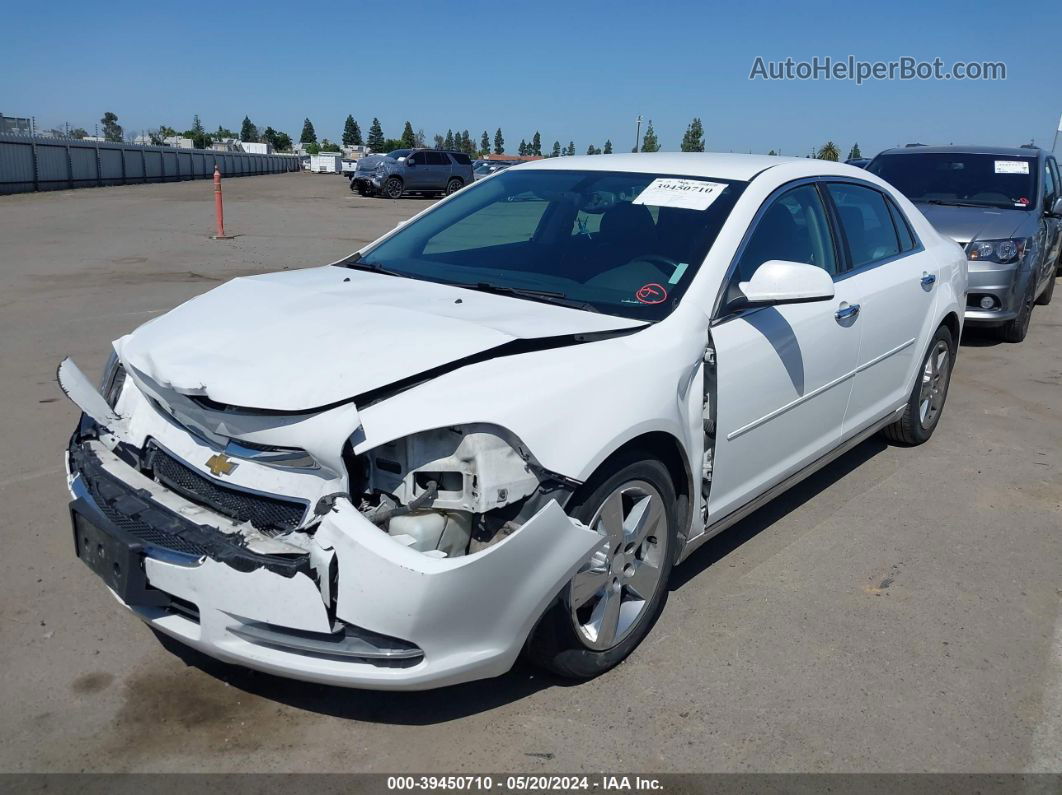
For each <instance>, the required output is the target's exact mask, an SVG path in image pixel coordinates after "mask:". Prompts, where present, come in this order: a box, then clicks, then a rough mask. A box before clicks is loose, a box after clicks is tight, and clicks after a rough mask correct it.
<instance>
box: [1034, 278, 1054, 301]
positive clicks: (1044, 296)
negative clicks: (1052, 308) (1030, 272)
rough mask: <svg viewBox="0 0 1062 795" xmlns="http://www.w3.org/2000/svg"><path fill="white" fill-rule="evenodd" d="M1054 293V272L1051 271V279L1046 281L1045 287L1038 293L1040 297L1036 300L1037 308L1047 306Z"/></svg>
mask: <svg viewBox="0 0 1062 795" xmlns="http://www.w3.org/2000/svg"><path fill="white" fill-rule="evenodd" d="M1054 293H1055V270H1054V269H1052V270H1051V278H1050V279H1048V281H1047V287H1045V288H1044V291H1043V292H1042V293H1040V297H1039V298H1037V299H1036V303H1037V305H1038V306H1047V305H1048V304H1049V303H1051V296H1052V295H1054Z"/></svg>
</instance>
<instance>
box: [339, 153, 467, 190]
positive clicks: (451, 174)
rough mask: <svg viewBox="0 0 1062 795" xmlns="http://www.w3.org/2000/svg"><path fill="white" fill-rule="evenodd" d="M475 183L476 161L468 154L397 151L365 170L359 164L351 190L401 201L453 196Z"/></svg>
mask: <svg viewBox="0 0 1062 795" xmlns="http://www.w3.org/2000/svg"><path fill="white" fill-rule="evenodd" d="M362 160H369V158H362ZM474 179H475V177H474V176H473V173H472V158H471V157H469V156H468V155H467V154H465V153H464V152H448V151H443V150H439V149H397V150H395V151H394V152H389V153H388V154H387V155H384V156H382V157H378V158H374V159H372V160H370V162H367V163H365V165H364V166H362V161H359V162H358V170H357V171H356V172H355V174H354V177H353V178H352V179H351V184H350V188H351V190H355V191H357V192H359V193H361V194H362V195H363V196H370V195H379V196H386V197H387V198H389V199H398V198H400V197H401V196H402V195H403V194H406V193H441V194H446V195H449V194H451V193H453V192H454V191H457V190H460V189H461V188H463V187H464V186H465V185H471V184H472V182H473V181H474Z"/></svg>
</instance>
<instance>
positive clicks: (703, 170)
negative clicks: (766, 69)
mask: <svg viewBox="0 0 1062 795" xmlns="http://www.w3.org/2000/svg"><path fill="white" fill-rule="evenodd" d="M824 162H826V161H823V160H809V159H807V158H799V157H775V156H773V155H738V154H730V153H717V152H638V153H631V154H619V155H576V156H574V157H549V158H545V159H542V160H529V161H526V162H524V163H521V164H520V170H521V171H524V170H529V169H539V168H541V169H562V170H572V169H576V170H580V171H631V172H635V173H646V172H649V173H657V174H686V175H689V176H691V177H716V178H718V179H732V180H739V181H742V182H747V181H749V180H750V179H752V178H753V177H755V176H756V175H757V174H759V173H760V172H762V171H764V170H765V169H768V168H772V167H774V166H779V165H783V164H785V163H824Z"/></svg>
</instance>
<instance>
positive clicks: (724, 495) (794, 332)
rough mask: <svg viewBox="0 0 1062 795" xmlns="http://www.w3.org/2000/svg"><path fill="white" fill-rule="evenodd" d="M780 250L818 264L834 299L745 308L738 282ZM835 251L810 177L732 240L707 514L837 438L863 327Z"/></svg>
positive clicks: (716, 339)
mask: <svg viewBox="0 0 1062 795" xmlns="http://www.w3.org/2000/svg"><path fill="white" fill-rule="evenodd" d="M772 259H781V260H789V261H795V262H804V263H809V264H812V265H816V266H818V267H821V268H824V269H825V270H826V271H827V272H828V273H830V274H831V275H832V276H833V277H834V279H835V281H836V294H835V296H834V298H833V299H832V300H827V301H814V302H809V303H792V304H783V305H776V306H766V307H758V308H751V307H750V308H744V309H743V308H742V307H741V302H742V296H741V291H740V287H738V284H739V283H740V282H742V281H747V280H748V279H749V278H750V277H751V275H752V273H753V272H754V271H755V269H756V268H757V267H759V265H761V264H762V263H763V262H766V261H767V260H772ZM842 262H843V259H842V256H841V252H840V248H839V246H838V241H837V240H836V239H835V234H834V231H833V228H832V225H831V222H830V219H829V215H828V212H827V210H826V204H825V201H824V198H823V196H822V195H821V189H820V188H819V186H818V184H817V182H816V181H814V180H809V181H803V182H802V183H797V184H793V185H790V186H786V187H783V188H781V189H779V190H778V191H776V192H775V193H774V194H773V195H772V196H771V197H770V198H768V200H767V201H766V202H764V204H763V206H762V207H761V208H760V210H759V211H758V212H757V215H756V218H755V219H754V220H753V224H752V226H751V228H750V230H749V232H748V233H747V234H746V237H745V239H744V241H743V242H742V244H741V246H740V247H739V249H738V253H737V256H736V257H735V263H734V265H733V266H732V268H731V271H732V273H731V275H730V276H729V277H728V282H727V284H726V285H725V287H724V290H725V292H724V294H723V297H722V299H721V301H720V306H719V309H718V310H717V312H716V316H715V318H714V320H713V322H712V327H711V337H712V346H713V348H714V350H715V356H716V381H717V386H716V395H717V406H716V428H715V452H714V462H713V476H712V484H711V490H710V493H709V498H708V515H709V522H711V521H714V520H716V519H720V518H722V517H723V516H725V515H726V514H728V513H730V512H731V511H733V510H735V509H737V508H739V507H741V506H742V505H744V504H745V503H747V502H749V501H750V500H752V499H753V498H755V497H756V496H757V495H759V494H760V493H762V492H764V491H766V490H767V489H768V488H770V487H771V486H773V485H775V484H776V483H778V482H780V481H782V480H783V479H785V478H786V477H787V476H788V475H790V474H792V473H794V472H796V471H798V470H800V469H801V468H803V467H804V466H806V465H808V464H810V463H811V462H813V461H814V460H815V459H817V458H819V457H820V456H822V455H824V454H825V453H826V452H828V451H829V450H831V449H832V448H833V447H835V446H836V445H837V444H838V443H839V442H840V438H841V425H842V422H843V420H844V413H845V407H846V406H847V405H848V396H849V393H850V392H851V388H852V383H851V376H852V374H853V373H854V371H855V368H856V357H857V355H858V353H859V335H860V326H859V324H858V323H853V322H852V318H851V317H850V314H851V312H850V307H849V304H850V301H851V298H852V297H851V294H850V293H851V291H850V288H849V287H848V286H847V284H846V282H845V281H844V280H843V279H838V277H839V276H840V275H841V271H842Z"/></svg>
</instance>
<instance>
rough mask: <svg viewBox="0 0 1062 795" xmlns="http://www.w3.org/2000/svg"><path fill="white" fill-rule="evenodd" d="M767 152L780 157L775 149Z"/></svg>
mask: <svg viewBox="0 0 1062 795" xmlns="http://www.w3.org/2000/svg"><path fill="white" fill-rule="evenodd" d="M767 154H768V155H770V156H771V157H778V153H777V152H776V151H774V150H773V149H772V150H771V151H770V152H768V153H767Z"/></svg>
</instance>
